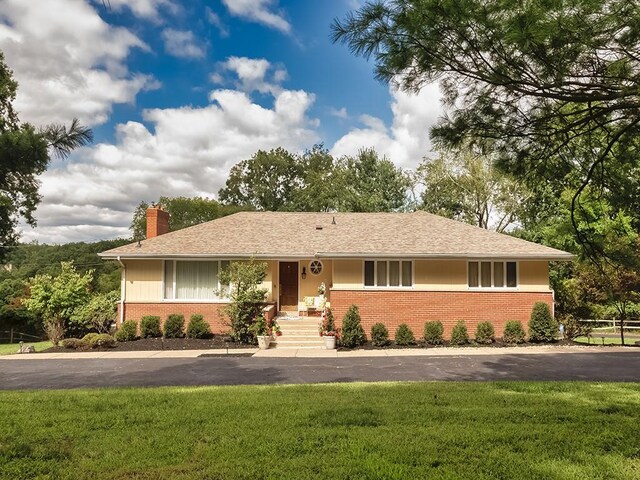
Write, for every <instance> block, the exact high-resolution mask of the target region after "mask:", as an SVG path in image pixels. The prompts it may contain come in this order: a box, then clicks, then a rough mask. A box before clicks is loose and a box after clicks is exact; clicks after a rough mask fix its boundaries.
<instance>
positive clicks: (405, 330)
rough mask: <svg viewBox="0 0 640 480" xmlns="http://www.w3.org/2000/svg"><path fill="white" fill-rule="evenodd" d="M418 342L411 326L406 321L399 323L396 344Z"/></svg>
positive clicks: (403, 344)
mask: <svg viewBox="0 0 640 480" xmlns="http://www.w3.org/2000/svg"><path fill="white" fill-rule="evenodd" d="M415 343H416V337H415V336H414V335H413V332H412V331H411V328H409V325H407V324H406V323H401V324H400V325H398V329H397V330H396V345H402V346H405V345H413V344H415Z"/></svg>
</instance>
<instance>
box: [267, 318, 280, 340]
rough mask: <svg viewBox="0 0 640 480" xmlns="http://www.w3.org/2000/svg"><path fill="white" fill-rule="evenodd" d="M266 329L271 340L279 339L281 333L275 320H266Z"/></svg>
mask: <svg viewBox="0 0 640 480" xmlns="http://www.w3.org/2000/svg"><path fill="white" fill-rule="evenodd" d="M267 329H268V331H269V335H271V339H272V340H275V339H276V338H275V337H279V336H280V335H282V331H280V325H278V322H276V319H275V318H272V319H270V320H267Z"/></svg>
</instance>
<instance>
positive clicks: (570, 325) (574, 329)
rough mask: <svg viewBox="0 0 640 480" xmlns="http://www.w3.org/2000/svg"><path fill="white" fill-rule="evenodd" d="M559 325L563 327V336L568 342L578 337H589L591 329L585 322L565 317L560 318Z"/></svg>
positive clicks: (571, 316)
mask: <svg viewBox="0 0 640 480" xmlns="http://www.w3.org/2000/svg"><path fill="white" fill-rule="evenodd" d="M561 323H562V324H563V325H564V336H565V338H568V339H569V340H574V339H576V338H578V337H586V336H587V335H590V334H591V332H592V330H593V327H592V326H591V325H590V324H589V323H587V322H581V321H580V320H578V319H577V318H576V317H574V316H573V315H569V314H567V315H565V316H564V317H563V318H562V321H561Z"/></svg>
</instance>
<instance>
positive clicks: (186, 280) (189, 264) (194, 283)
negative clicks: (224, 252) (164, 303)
mask: <svg viewBox="0 0 640 480" xmlns="http://www.w3.org/2000/svg"><path fill="white" fill-rule="evenodd" d="M228 266H229V262H228V261H226V260H213V261H191V260H165V262H164V298H165V300H217V299H220V298H224V297H225V295H226V291H227V286H226V285H222V284H221V283H220V272H221V271H222V270H223V269H225V268H227V267H228Z"/></svg>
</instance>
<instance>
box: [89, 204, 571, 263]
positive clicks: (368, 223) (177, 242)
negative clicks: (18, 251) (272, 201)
mask: <svg viewBox="0 0 640 480" xmlns="http://www.w3.org/2000/svg"><path fill="white" fill-rule="evenodd" d="M334 218H335V224H333V223H332V221H333V219H334ZM318 227H322V228H321V229H318ZM101 256H103V257H105V258H116V257H117V256H121V257H122V258H133V257H142V258H144V257H205V256H209V257H227V258H242V257H252V256H254V257H256V258H273V259H277V258H300V257H301V258H309V257H345V258H349V257H350V258H357V257H405V258H409V257H412V258H420V257H436V258H484V257H498V258H515V259H526V258H536V259H547V260H569V259H571V258H572V255H571V254H569V253H567V252H563V251H561V250H556V249H553V248H549V247H545V246H543V245H538V244H536V243H531V242H527V241H525V240H521V239H519V238H515V237H512V236H509V235H505V234H501V233H496V232H492V231H488V230H484V229H482V228H478V227H475V226H472V225H467V224H465V223H462V222H458V221H455V220H450V219H447V218H443V217H439V216H437V215H432V214H430V213H426V212H421V211H417V212H413V213H301V212H295V213H293V212H240V213H236V214H234V215H229V216H227V217H223V218H219V219H217V220H212V221H210V222H206V223H202V224H200V225H195V226H193V227H189V228H185V229H183V230H178V231H176V232H170V233H167V234H165V235H161V236H158V237H155V238H150V239H147V240H143V241H142V242H141V243H140V246H138V244H137V243H132V244H129V245H124V246H122V247H118V248H114V249H112V250H108V251H106V252H103V253H102V254H101Z"/></svg>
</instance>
